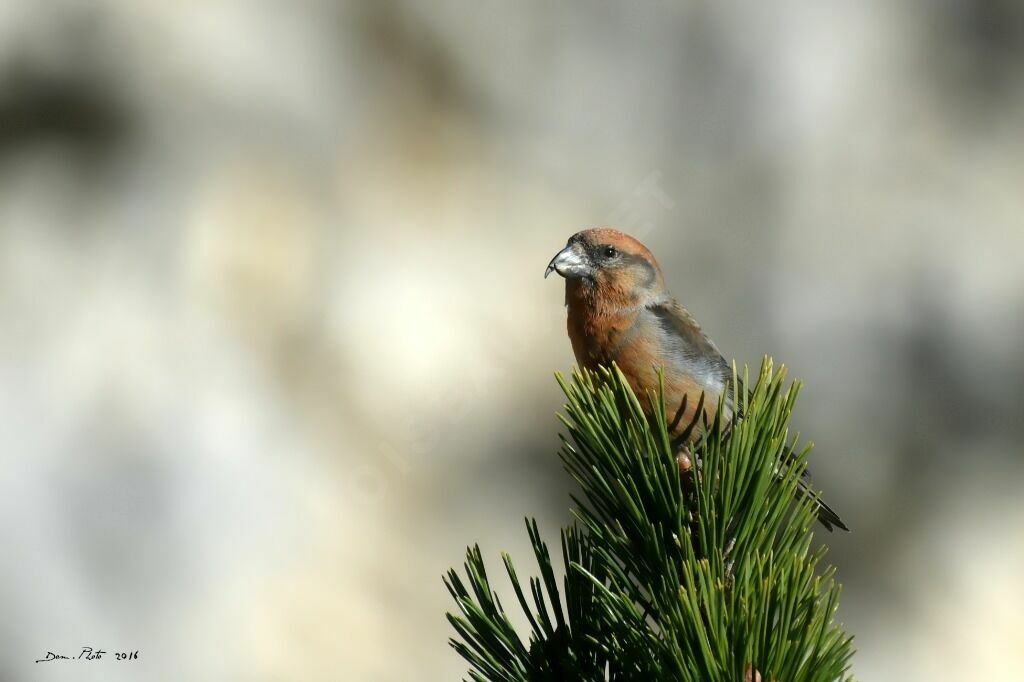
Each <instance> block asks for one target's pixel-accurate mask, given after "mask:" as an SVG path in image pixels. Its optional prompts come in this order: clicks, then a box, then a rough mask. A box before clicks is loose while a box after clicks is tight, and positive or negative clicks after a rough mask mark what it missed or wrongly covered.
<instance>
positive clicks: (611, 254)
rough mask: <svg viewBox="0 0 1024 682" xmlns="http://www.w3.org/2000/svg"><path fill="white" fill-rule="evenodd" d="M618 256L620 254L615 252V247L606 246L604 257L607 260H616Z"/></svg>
mask: <svg viewBox="0 0 1024 682" xmlns="http://www.w3.org/2000/svg"><path fill="white" fill-rule="evenodd" d="M616 254H618V251H616V250H615V247H614V246H606V247H604V257H605V258H615V256H616Z"/></svg>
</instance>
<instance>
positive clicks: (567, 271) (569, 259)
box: [544, 242, 590, 279]
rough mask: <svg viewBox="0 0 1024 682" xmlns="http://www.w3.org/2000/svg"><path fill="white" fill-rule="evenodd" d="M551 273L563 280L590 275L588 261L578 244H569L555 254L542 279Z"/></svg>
mask: <svg viewBox="0 0 1024 682" xmlns="http://www.w3.org/2000/svg"><path fill="white" fill-rule="evenodd" d="M552 272H557V273H558V274H559V275H561V276H562V277H565V278H567V279H568V278H575V277H585V276H586V275H588V274H590V261H589V259H588V258H587V254H586V252H585V251H584V250H583V247H581V246H580V244H579V242H575V243H573V244H569V245H568V246H566V247H565V248H564V249H562V250H561V251H559V252H558V253H556V254H555V257H554V258H552V259H551V262H550V263H548V267H547V269H545V270H544V279H547V277H548V275H550V274H551V273H552Z"/></svg>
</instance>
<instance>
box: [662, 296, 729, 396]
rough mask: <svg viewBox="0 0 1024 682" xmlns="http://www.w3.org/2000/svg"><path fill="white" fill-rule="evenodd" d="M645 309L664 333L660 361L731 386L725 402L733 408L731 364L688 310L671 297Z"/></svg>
mask: <svg viewBox="0 0 1024 682" xmlns="http://www.w3.org/2000/svg"><path fill="white" fill-rule="evenodd" d="M647 310H648V311H649V314H651V315H653V316H654V319H655V320H656V321H657V323H658V326H659V327H660V330H661V333H662V335H663V339H662V340H663V343H662V344H661V347H662V348H663V349H664V352H665V355H666V357H664V358H662V361H663V362H665V363H666V364H667V365H670V366H671V367H672V368H673V369H675V370H676V371H679V372H681V373H683V374H686V375H688V376H691V377H693V378H694V379H696V380H698V381H700V382H701V383H703V384H705V385H717V386H720V387H722V388H725V387H727V386H728V387H730V388H729V392H728V395H727V397H726V403H727V405H728V406H729V408H730V409H731V410H735V403H736V401H735V400H734V399H733V391H732V389H731V385H732V368H731V367H730V366H729V363H728V362H726V360H725V358H724V357H722V353H721V352H720V351H719V350H718V347H717V346H715V344H714V342H712V341H711V339H709V338H708V337H707V335H706V334H705V333H704V332H703V331H702V330H701V328H700V325H699V324H697V321H696V320H695V319H693V316H692V315H690V313H689V311H688V310H687V309H686V308H684V307H683V306H681V305H679V303H677V302H676V301H675V300H673V299H669V300H667V301H662V302H658V303H655V304H653V305H650V306H648V307H647Z"/></svg>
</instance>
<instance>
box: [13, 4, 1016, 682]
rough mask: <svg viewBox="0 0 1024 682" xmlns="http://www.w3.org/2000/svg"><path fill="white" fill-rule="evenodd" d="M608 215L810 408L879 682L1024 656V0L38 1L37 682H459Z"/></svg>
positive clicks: (702, 313) (26, 186) (29, 457)
mask: <svg viewBox="0 0 1024 682" xmlns="http://www.w3.org/2000/svg"><path fill="white" fill-rule="evenodd" d="M603 224H611V225H615V226H617V227H619V228H621V229H623V230H626V231H629V232H632V233H633V234H635V235H637V236H639V237H641V238H642V239H643V240H644V241H645V242H646V243H647V244H648V245H649V246H650V247H651V249H652V250H653V251H654V253H655V254H657V256H658V258H659V259H660V261H661V263H662V265H663V268H664V270H665V272H666V279H667V281H668V284H669V286H670V288H671V289H672V290H673V292H674V293H675V294H676V295H677V296H678V297H679V299H680V300H681V301H682V302H683V304H684V305H686V306H688V307H689V309H690V310H691V311H692V312H693V313H694V315H695V316H696V317H697V318H698V319H699V320H701V322H702V323H703V325H704V327H705V329H706V330H707V331H708V332H709V334H710V335H711V336H712V337H713V338H714V339H715V340H716V341H717V343H718V345H719V346H720V347H721V348H722V350H723V352H724V353H725V354H726V356H727V357H729V358H735V359H736V360H737V361H738V362H739V363H741V364H742V363H747V364H751V365H755V366H756V365H757V363H759V361H760V359H761V357H762V355H764V354H771V355H772V356H774V357H775V358H776V360H777V361H778V362H784V363H785V364H787V365H788V366H789V367H790V371H791V376H793V377H795V378H799V379H801V380H803V381H804V382H805V383H806V386H805V390H804V393H803V400H802V401H801V403H800V405H798V408H797V426H798V427H799V428H800V429H801V431H802V432H803V433H804V434H805V435H806V437H808V438H810V439H812V440H813V441H814V442H815V443H816V446H817V447H816V449H815V452H814V453H813V455H812V468H813V470H814V472H815V477H816V481H817V483H818V485H819V486H820V487H821V488H823V489H824V490H825V491H826V493H827V497H828V499H829V500H830V501H831V502H832V503H833V504H834V506H835V507H836V508H837V509H838V510H839V511H840V512H841V513H842V514H843V517H844V519H845V520H846V521H847V522H848V524H849V525H850V526H851V527H852V528H853V532H852V533H849V534H837V535H831V536H828V538H827V541H828V543H829V545H830V547H831V552H830V554H829V559H830V561H831V562H833V563H834V564H836V565H837V566H838V569H839V578H840V580H841V581H842V582H843V583H844V586H845V590H844V594H843V602H842V606H841V609H840V611H839V617H840V619H841V620H842V621H843V622H844V623H845V624H846V627H847V628H848V629H849V631H850V632H851V633H853V634H854V635H856V638H857V640H856V641H857V646H858V649H859V653H858V654H857V656H856V658H855V659H854V672H855V673H856V674H857V675H858V677H860V678H861V679H864V680H926V679H927V680H963V679H1005V678H1007V677H1008V675H1009V673H1010V671H1011V670H1020V669H1021V667H1022V666H1024V649H1021V647H1020V644H1021V642H1024V616H1022V615H1021V610H1020V605H1021V604H1024V586H1022V583H1021V580H1020V576H1021V575H1022V574H1024V498H1022V496H1021V494H1020V490H1019V487H1020V485H1021V483H1022V482H1024V459H1022V456H1021V455H1022V452H1021V450H1022V448H1021V442H1022V439H1024V418H1022V417H1024V413H1022V412H1024V411H1022V409H1021V405H1022V402H1024V388H1022V386H1024V344H1022V343H1021V338H1022V335H1024V314H1022V311H1024V5H1022V4H1020V3H1016V2H1013V1H1012V0H989V1H987V2H974V1H971V0H943V1H941V2H931V3H924V2H916V1H911V0H899V1H893V0H867V1H865V2H859V3H820V2H812V1H811V0H786V1H784V2H781V3H771V4H770V6H768V4H765V5H764V6H762V5H761V4H757V3H741V2H732V1H726V2H664V3H655V2H650V3H633V4H627V3H620V4H613V3H601V4H597V5H594V4H592V3H585V2H563V3H557V4H555V5H554V6H551V5H549V4H548V3H543V2H518V3H512V2H502V3H499V2H470V1H469V0H465V1H461V2H456V1H445V2H433V3H429V5H428V4H427V3H417V2H413V1H412V0H406V1H399V0H386V1H384V0H376V1H370V0H368V1H366V2H353V3H338V2H333V1H329V0H308V1H306V2H294V3H285V2H272V1H271V0H255V1H252V2H243V1H242V0H220V1H217V2H202V3H200V2H183V3H182V2H179V3H159V2H148V1H143V2H140V1H138V0H132V1H129V0H99V1H94V2H80V1H78V0H51V1H50V2H46V3H40V2H33V1H31V0H5V2H4V3H3V5H2V7H0V433H2V434H3V441H4V445H3V447H2V449H0V453H2V454H0V458H2V459H0V465H2V470H3V475H2V476H0V545H2V546H3V548H4V555H5V556H4V560H3V561H2V562H0V598H2V605H3V612H4V618H3V619H2V622H0V641H2V644H0V678H2V679H4V680H243V681H249V680H257V681H258V680H297V679H301V680H312V681H317V680H325V681H327V680H412V679H423V680H442V679H457V678H459V676H460V675H461V674H462V673H463V671H464V670H465V665H464V664H463V662H462V661H461V660H460V659H459V658H458V657H457V656H456V655H455V654H454V653H453V652H451V651H450V650H449V649H448V647H447V645H446V640H447V638H448V636H449V634H450V631H449V627H448V625H447V623H446V622H445V621H444V612H445V611H446V610H447V609H449V608H451V607H452V602H451V600H450V598H449V596H448V595H447V593H446V591H445V589H444V587H443V586H442V583H441V574H442V573H443V572H444V570H445V569H447V568H448V567H449V566H452V565H461V562H462V557H463V552H464V548H465V546H466V545H467V544H471V543H473V542H478V541H479V542H480V543H481V544H482V547H483V550H484V553H485V555H486V556H488V557H489V558H490V559H491V560H492V565H493V567H494V569H495V571H498V569H499V566H500V564H499V561H498V553H499V551H501V550H509V551H510V552H512V554H513V556H516V557H519V562H520V564H521V566H520V571H521V572H528V571H529V570H533V567H532V566H531V564H530V562H529V561H528V559H529V552H528V548H527V547H528V545H527V542H526V534H525V531H524V529H523V525H522V517H523V516H525V515H537V516H538V517H539V518H540V519H541V522H542V527H543V528H544V529H545V532H546V533H547V535H548V537H549V538H551V539H553V538H555V537H556V536H555V533H556V532H557V528H558V527H559V526H560V525H562V524H563V523H565V522H566V521H567V520H568V519H569V514H568V505H569V499H568V491H569V488H570V486H569V482H568V480H567V476H566V475H565V474H563V473H562V471H561V468H560V465H559V463H558V461H557V457H556V454H555V453H556V449H557V445H558V440H557V433H558V425H557V423H556V421H555V418H554V414H555V412H556V411H557V410H558V409H559V408H560V405H561V402H562V401H561V394H560V392H559V390H558V387H557V385H556V384H555V382H554V380H553V378H552V372H553V371H555V370H561V371H565V370H568V369H569V368H570V367H571V365H572V362H573V360H572V354H571V351H570V347H569V343H568V340H567V339H566V336H565V328H564V317H565V311H564V309H563V307H562V297H563V287H562V283H561V281H560V280H553V279H548V280H547V281H545V280H543V279H542V278H541V275H542V272H543V269H544V266H545V265H546V264H547V262H548V260H549V259H550V257H551V256H552V255H553V254H554V253H555V252H556V251H557V250H558V249H559V248H561V246H562V245H563V244H564V242H565V240H566V238H567V237H568V236H569V235H570V234H571V233H573V232H575V231H577V230H579V229H582V228H585V227H590V226H595V225H603ZM83 646H92V647H94V648H102V649H104V650H105V651H107V652H115V651H135V650H138V651H139V652H140V655H139V660H137V661H132V662H116V661H114V660H112V658H111V654H110V653H108V655H107V657H105V658H104V660H102V661H98V662H93V663H92V664H89V665H87V664H84V663H82V662H77V663H48V664H38V665H37V664H34V663H33V661H34V660H35V659H37V658H42V657H44V656H45V654H46V652H47V651H54V652H57V653H63V654H69V655H77V654H78V652H79V651H80V650H81V647H83ZM62 666H63V667H62Z"/></svg>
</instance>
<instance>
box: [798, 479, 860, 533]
mask: <svg viewBox="0 0 1024 682" xmlns="http://www.w3.org/2000/svg"><path fill="white" fill-rule="evenodd" d="M797 493H798V494H799V495H800V496H801V497H802V496H804V495H810V496H811V497H813V498H814V501H815V502H816V503H817V504H818V510H817V513H818V521H819V522H820V523H821V525H823V526H825V528H826V529H828V530H829V531H830V532H831V531H833V530H835V529H836V528H842V529H843V530H845V531H849V530H850V529H849V528H847V527H846V524H845V523H843V520H842V519H841V518H839V514H837V513H836V510H835V509H833V508H832V507H830V506H828V504H826V502H825V500H823V499H821V496H819V495H818V494H817V493H815V492H814V491H813V490H811V488H810V487H809V486H808V485H807V481H800V485H799V487H797Z"/></svg>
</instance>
